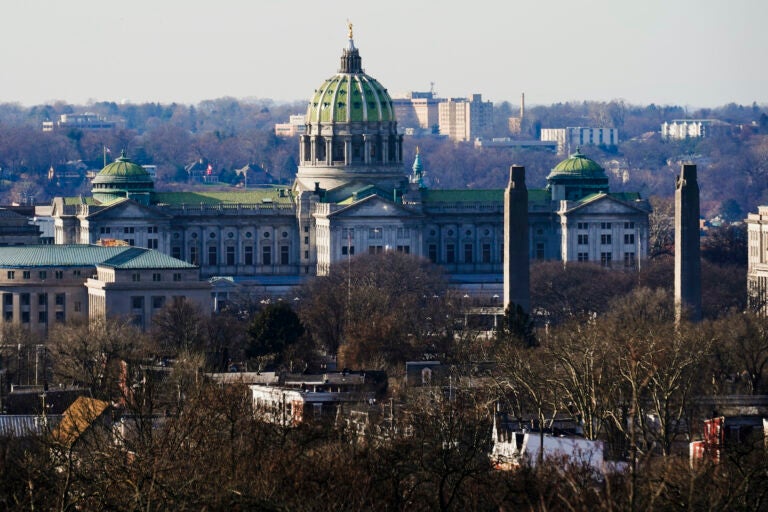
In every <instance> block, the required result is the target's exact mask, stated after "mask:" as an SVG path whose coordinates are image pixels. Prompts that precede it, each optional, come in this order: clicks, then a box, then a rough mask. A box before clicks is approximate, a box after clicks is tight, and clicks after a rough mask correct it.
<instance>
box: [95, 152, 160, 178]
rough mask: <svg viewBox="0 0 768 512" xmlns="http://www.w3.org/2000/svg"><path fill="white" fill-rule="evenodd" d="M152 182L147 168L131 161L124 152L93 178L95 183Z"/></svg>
mask: <svg viewBox="0 0 768 512" xmlns="http://www.w3.org/2000/svg"><path fill="white" fill-rule="evenodd" d="M125 182H130V183H137V182H140V183H144V182H146V183H152V177H151V176H150V175H149V173H148V172H147V170H146V169H144V168H143V167H142V166H140V165H139V164H135V163H133V162H132V161H130V160H129V159H128V158H127V157H126V156H125V152H123V153H122V154H121V155H120V156H119V157H118V158H117V159H116V160H115V161H114V162H112V163H111V164H108V165H106V166H105V167H104V168H103V169H102V170H101V171H99V173H98V174H97V175H96V177H95V178H93V183H94V184H99V183H125Z"/></svg>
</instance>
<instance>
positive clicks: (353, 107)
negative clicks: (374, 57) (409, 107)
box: [307, 73, 395, 123]
mask: <svg viewBox="0 0 768 512" xmlns="http://www.w3.org/2000/svg"><path fill="white" fill-rule="evenodd" d="M394 120H395V110H394V107H393V106H392V98H391V97H390V96H389V93H388V92H387V90H386V89H385V88H384V87H383V86H382V85H381V84H380V83H379V82H378V81H377V80H376V79H375V78H372V77H370V76H368V75H366V74H365V73H339V74H337V75H334V76H332V77H331V78H329V79H328V80H326V81H325V82H323V84H322V85H321V86H320V87H318V88H317V89H315V93H314V94H313V95H312V99H310V100H309V105H308V107H307V122H308V123H329V122H337V123H348V122H379V121H394Z"/></svg>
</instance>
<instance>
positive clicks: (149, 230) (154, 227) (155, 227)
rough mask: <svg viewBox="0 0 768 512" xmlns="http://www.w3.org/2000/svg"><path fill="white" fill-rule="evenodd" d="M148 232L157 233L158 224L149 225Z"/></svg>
mask: <svg viewBox="0 0 768 512" xmlns="http://www.w3.org/2000/svg"><path fill="white" fill-rule="evenodd" d="M147 233H155V234H157V226H149V227H148V228H147Z"/></svg>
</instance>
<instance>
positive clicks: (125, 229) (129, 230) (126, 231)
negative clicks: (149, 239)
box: [123, 226, 135, 233]
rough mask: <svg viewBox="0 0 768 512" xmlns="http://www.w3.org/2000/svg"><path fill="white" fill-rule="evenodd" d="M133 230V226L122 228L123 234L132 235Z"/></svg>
mask: <svg viewBox="0 0 768 512" xmlns="http://www.w3.org/2000/svg"><path fill="white" fill-rule="evenodd" d="M133 232H135V228H134V227H133V226H130V227H125V228H123V233H133Z"/></svg>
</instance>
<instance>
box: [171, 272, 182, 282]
mask: <svg viewBox="0 0 768 512" xmlns="http://www.w3.org/2000/svg"><path fill="white" fill-rule="evenodd" d="M173 280H174V281H176V282H179V281H181V273H180V272H176V273H175V274H173Z"/></svg>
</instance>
